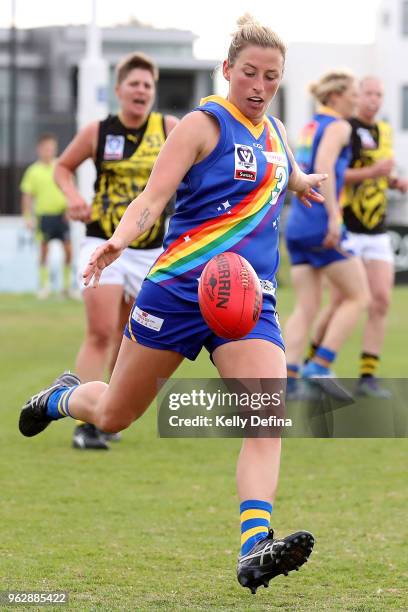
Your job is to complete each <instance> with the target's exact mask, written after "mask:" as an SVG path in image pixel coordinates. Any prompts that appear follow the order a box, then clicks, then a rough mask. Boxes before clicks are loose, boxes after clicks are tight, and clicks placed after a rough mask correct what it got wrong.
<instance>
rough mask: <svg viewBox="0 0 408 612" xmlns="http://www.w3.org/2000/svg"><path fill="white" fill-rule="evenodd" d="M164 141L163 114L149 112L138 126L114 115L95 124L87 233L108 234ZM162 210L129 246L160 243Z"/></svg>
mask: <svg viewBox="0 0 408 612" xmlns="http://www.w3.org/2000/svg"><path fill="white" fill-rule="evenodd" d="M165 140H166V133H165V127H164V117H163V115H162V114H160V113H150V115H149V117H148V119H147V121H146V122H145V123H144V125H142V126H141V127H140V128H138V129H132V128H127V127H125V126H124V125H123V123H121V121H120V119H119V117H118V116H117V115H109V117H107V118H106V119H105V120H104V121H101V122H100V124H99V134H98V146H97V152H96V159H95V166H96V173H97V174H96V181H95V187H94V188H95V196H94V199H93V202H92V211H91V221H90V223H89V224H88V225H87V231H86V234H87V236H95V237H97V238H104V239H106V240H107V239H108V238H110V237H111V236H112V234H113V232H114V231H115V229H116V227H117V225H118V224H119V221H120V220H121V218H122V216H123V214H124V212H125V210H126V208H127V206H128V205H129V204H130V202H131V201H132V200H134V198H135V197H136V196H138V195H139V194H140V193H141V192H142V191H143V189H144V188H145V187H146V184H147V181H148V179H149V176H150V173H151V171H152V168H153V165H154V162H155V161H156V158H157V156H158V154H159V151H160V149H161V148H162V146H163V143H164V141H165ZM165 219H166V212H163V213H162V215H161V216H160V217H159V219H157V221H156V223H155V224H154V225H153V227H151V228H150V229H149V230H148V231H146V232H145V233H144V234H142V235H141V236H139V238H137V240H135V241H134V242H132V244H131V245H130V247H131V248H134V249H153V248H157V247H160V246H161V245H162V242H163V236H164V224H165Z"/></svg>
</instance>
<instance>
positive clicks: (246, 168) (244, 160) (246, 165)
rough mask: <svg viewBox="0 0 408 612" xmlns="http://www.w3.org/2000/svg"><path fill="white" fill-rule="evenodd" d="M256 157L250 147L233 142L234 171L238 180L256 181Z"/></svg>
mask: <svg viewBox="0 0 408 612" xmlns="http://www.w3.org/2000/svg"><path fill="white" fill-rule="evenodd" d="M256 171H257V166H256V157H255V155H254V151H253V149H252V147H250V146H248V145H242V144H235V173H234V178H235V179H237V180H239V181H256Z"/></svg>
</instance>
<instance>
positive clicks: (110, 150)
mask: <svg viewBox="0 0 408 612" xmlns="http://www.w3.org/2000/svg"><path fill="white" fill-rule="evenodd" d="M124 150H125V137H124V136H120V135H118V136H116V135H114V134H108V135H107V136H106V140H105V149H104V151H103V159H123V152H124Z"/></svg>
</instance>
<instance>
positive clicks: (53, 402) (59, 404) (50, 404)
mask: <svg viewBox="0 0 408 612" xmlns="http://www.w3.org/2000/svg"><path fill="white" fill-rule="evenodd" d="M77 387H78V385H75V386H74V387H61V388H60V389H56V390H55V391H53V392H52V393H51V395H50V397H49V398H48V401H47V416H49V417H50V418H51V419H53V420H55V421H57V420H58V419H63V418H64V417H66V416H71V415H70V413H69V410H68V400H69V398H70V396H71V393H72V392H73V391H75V389H76V388H77ZM73 418H74V417H73Z"/></svg>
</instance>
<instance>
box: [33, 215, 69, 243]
mask: <svg viewBox="0 0 408 612" xmlns="http://www.w3.org/2000/svg"><path fill="white" fill-rule="evenodd" d="M38 229H39V230H40V233H41V240H42V241H43V242H49V241H50V240H62V241H63V242H65V241H67V240H69V224H68V221H67V220H66V218H65V215H41V216H40V217H39V218H38Z"/></svg>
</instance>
